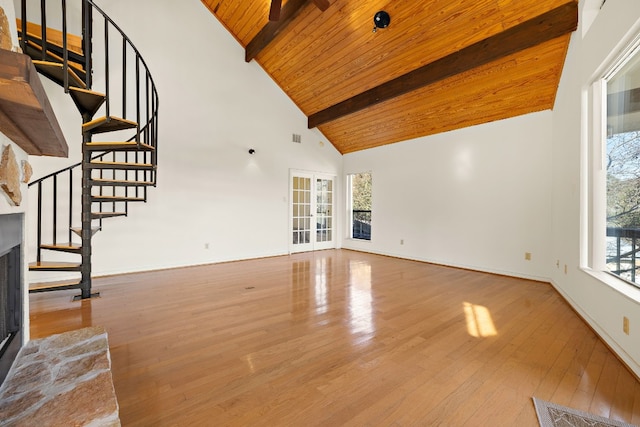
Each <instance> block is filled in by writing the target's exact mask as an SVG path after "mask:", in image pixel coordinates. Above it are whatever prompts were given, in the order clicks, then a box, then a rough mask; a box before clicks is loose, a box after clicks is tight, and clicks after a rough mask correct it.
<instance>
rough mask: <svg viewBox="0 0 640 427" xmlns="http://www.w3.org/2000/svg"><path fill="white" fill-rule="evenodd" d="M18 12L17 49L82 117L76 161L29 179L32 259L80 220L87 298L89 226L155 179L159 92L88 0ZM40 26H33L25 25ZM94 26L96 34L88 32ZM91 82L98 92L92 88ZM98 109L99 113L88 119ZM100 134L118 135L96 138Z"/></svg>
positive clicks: (67, 237)
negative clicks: (77, 43) (74, 42)
mask: <svg viewBox="0 0 640 427" xmlns="http://www.w3.org/2000/svg"><path fill="white" fill-rule="evenodd" d="M48 16H49V17H51V16H55V17H56V19H57V20H56V21H55V22H52V21H54V20H53V19H51V18H49V19H48V18H47V17H48ZM34 17H35V19H34ZM94 17H95V19H94ZM20 18H21V23H20V25H19V27H20V28H19V33H20V34H19V35H20V44H21V47H22V49H23V51H24V52H25V53H28V54H29V55H30V56H31V57H32V59H34V64H35V65H36V69H38V71H39V72H40V73H41V74H43V75H44V76H46V77H48V78H49V79H51V80H53V81H54V82H56V83H57V84H59V85H61V86H62V87H63V88H64V90H65V92H67V93H71V97H72V98H73V100H74V102H75V103H76V105H77V106H78V109H79V110H80V113H81V115H82V119H83V144H82V145H83V148H82V157H83V159H82V161H81V162H79V163H76V164H73V165H71V166H68V167H66V168H64V169H62V170H59V171H57V172H54V173H51V174H48V175H47V176H44V177H42V178H40V179H38V180H35V181H33V182H31V183H30V184H29V187H30V188H32V189H33V190H32V191H35V192H36V193H37V194H36V195H35V197H36V198H37V200H38V202H37V221H38V223H37V224H38V225H37V227H36V228H37V230H36V240H37V243H36V245H37V262H38V263H40V261H41V259H42V250H43V248H44V249H47V244H53V245H56V244H57V243H58V242H60V241H64V242H65V243H70V242H72V240H73V239H74V231H72V230H74V226H78V225H80V224H81V231H80V232H79V233H78V234H79V235H80V236H81V240H82V242H81V243H80V244H78V245H77V246H78V247H79V248H82V250H81V255H82V266H83V267H82V281H81V284H80V285H81V286H80V288H81V289H82V298H87V297H89V296H90V295H91V277H90V274H91V267H90V265H91V259H90V257H91V236H92V235H93V231H92V229H95V228H101V227H102V221H103V219H105V218H108V217H111V216H123V215H127V214H128V212H129V209H128V203H129V201H130V200H136V201H146V199H147V187H148V186H154V185H155V183H156V164H157V143H158V105H159V102H158V93H157V89H156V85H155V83H154V81H153V78H152V76H151V73H150V71H149V68H148V66H147V64H146V62H145V60H144V58H143V57H142V56H141V55H140V52H139V51H138V49H137V48H136V47H135V46H134V45H133V43H132V42H131V40H130V39H129V38H128V37H127V35H126V34H125V33H124V32H123V31H122V29H121V28H120V27H119V26H118V25H117V24H116V23H115V22H114V21H113V20H112V19H111V18H110V17H109V16H107V15H106V13H105V12H104V11H103V10H102V9H100V7H98V6H97V5H96V4H95V3H94V2H93V1H92V0H76V1H75V2H73V1H68V0H57V1H51V0H50V1H47V0H29V1H28V0H21V16H20ZM38 26H39V29H40V31H39V34H30V33H29V31H28V30H29V28H38ZM69 27H72V28H75V31H79V32H81V33H82V37H81V51H78V49H77V48H76V49H72V48H70V47H69V43H68V40H69V39H70V37H71V36H69V34H70V32H69V31H68V28H69ZM94 32H95V33H97V34H100V36H96V37H95V39H94ZM77 38H78V37H76V39H77ZM97 52H100V54H98V55H97V54H96V53H97ZM114 58H115V59H114ZM96 85H97V86H100V90H101V91H102V92H95V91H94V90H93V86H96ZM87 100H88V101H87ZM98 112H104V117H102V118H99V119H94V118H93V117H94V115H95V114H98ZM123 125H124V126H123ZM128 128H131V130H130V131H127V130H126V129H128ZM131 131H133V135H131V133H132V132H131ZM104 135H116V136H115V137H113V136H112V137H111V139H108V140H107V141H94V137H95V138H99V137H100V136H104ZM108 141H111V142H108ZM118 141H120V142H118ZM127 143H129V144H127ZM101 147H104V148H101ZM74 187H75V189H76V190H75V191H74ZM92 189H93V190H92ZM45 211H47V213H45ZM76 239H77V237H76ZM45 240H46V241H45ZM69 246H71V245H69ZM63 251H65V250H63ZM78 251H79V249H77V248H76V247H75V246H74V247H73V248H69V249H68V250H66V252H73V253H78Z"/></svg>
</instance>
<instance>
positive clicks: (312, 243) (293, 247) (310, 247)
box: [287, 169, 337, 253]
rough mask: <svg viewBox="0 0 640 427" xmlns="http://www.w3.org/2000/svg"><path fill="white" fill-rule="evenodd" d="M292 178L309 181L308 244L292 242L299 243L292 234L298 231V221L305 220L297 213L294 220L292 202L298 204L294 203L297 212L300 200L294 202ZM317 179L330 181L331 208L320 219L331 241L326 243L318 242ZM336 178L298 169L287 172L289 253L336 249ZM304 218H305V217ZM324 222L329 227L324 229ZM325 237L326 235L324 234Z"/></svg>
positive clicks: (326, 174) (331, 175)
mask: <svg viewBox="0 0 640 427" xmlns="http://www.w3.org/2000/svg"><path fill="white" fill-rule="evenodd" d="M294 177H298V178H308V179H310V198H309V203H310V209H309V210H310V213H311V216H310V217H307V218H308V219H309V220H310V224H311V227H310V229H309V242H308V243H305V242H303V243H294V240H296V241H300V239H299V238H296V237H294V232H295V231H296V230H298V229H299V227H296V226H297V225H301V224H300V221H303V220H304V219H307V218H301V215H300V212H297V214H298V215H297V217H296V218H294V209H295V206H294V202H298V203H296V204H297V205H298V209H296V210H299V209H300V208H301V204H300V202H301V201H300V200H297V201H296V200H294ZM319 179H324V180H331V182H332V184H331V187H332V188H331V193H330V194H331V207H330V214H329V215H328V216H324V217H322V219H323V220H325V221H323V222H324V225H325V228H328V231H329V233H330V237H331V239H330V240H328V241H326V242H319V241H318V233H319V230H318V225H319V224H318V222H317V221H319V219H318V203H317V192H316V185H317V180H319ZM336 190H337V188H336V176H335V175H333V174H328V173H319V172H311V171H305V170H299V169H290V170H289V209H288V211H289V214H288V217H289V227H288V230H287V233H288V237H287V239H288V241H289V253H295V252H305V251H314V250H321V249H332V248H335V247H336V244H337V243H336V240H337V239H336V237H337V233H336V231H337V230H336V226H337V223H336V218H335V215H336V202H337V200H336ZM305 217H306V216H305ZM294 221H295V222H296V224H294ZM326 222H329V226H328V227H326ZM325 235H326V234H325Z"/></svg>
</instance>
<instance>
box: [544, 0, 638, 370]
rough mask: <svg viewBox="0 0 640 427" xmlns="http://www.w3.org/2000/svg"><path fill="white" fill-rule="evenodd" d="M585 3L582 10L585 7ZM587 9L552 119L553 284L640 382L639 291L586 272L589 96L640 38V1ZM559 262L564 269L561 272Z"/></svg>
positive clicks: (567, 62)
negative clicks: (626, 323)
mask: <svg viewBox="0 0 640 427" xmlns="http://www.w3.org/2000/svg"><path fill="white" fill-rule="evenodd" d="M580 5H581V11H582V10H583V9H584V8H585V4H584V3H583V2H581V3H580ZM586 6H589V4H588V3H587V4H586ZM584 10H585V11H587V12H588V13H589V14H590V19H591V20H592V23H591V25H590V26H589V28H588V31H582V29H579V31H577V32H576V33H574V34H573V36H572V40H571V45H570V47H569V52H568V56H567V61H566V65H565V68H564V71H563V75H562V80H561V83H560V88H559V92H558V96H557V101H556V105H555V108H554V114H553V144H552V147H553V186H552V192H553V193H552V194H553V204H552V206H553V211H552V236H553V237H552V246H551V250H550V253H551V255H552V256H551V258H552V260H553V263H552V264H553V266H552V267H551V270H550V275H551V279H552V283H553V284H554V286H555V287H556V288H557V289H558V290H559V291H560V292H561V293H562V294H563V295H564V296H565V298H566V299H567V300H568V301H569V302H570V303H571V305H572V306H573V307H574V308H575V309H576V310H577V311H578V312H579V313H580V314H581V315H582V316H583V317H584V318H585V319H586V320H587V321H588V322H589V324H590V325H591V327H592V328H594V329H595V330H596V331H597V332H598V334H599V335H600V336H601V337H602V338H603V339H604V340H605V341H606V342H607V344H608V345H609V346H610V347H611V348H613V349H614V350H615V351H616V353H617V354H618V355H619V356H620V357H621V358H622V359H623V360H624V361H625V362H626V363H627V365H628V366H629V367H631V368H632V370H633V371H634V372H635V374H636V375H638V376H640V303H639V302H640V291H638V290H637V289H635V288H633V287H631V286H630V285H627V284H623V283H621V282H619V281H615V280H612V279H611V278H609V277H607V276H606V275H601V274H597V273H596V272H591V271H590V270H589V269H588V268H586V267H588V266H587V265H586V262H587V261H588V256H587V254H588V252H587V251H588V245H589V241H588V235H589V229H588V224H589V211H588V209H589V203H590V202H589V199H588V197H589V186H588V185H587V184H588V176H589V175H588V167H587V163H588V159H587V153H588V148H589V144H590V142H589V141H590V138H589V136H590V135H589V126H590V125H589V108H588V106H587V102H586V101H587V93H588V89H589V86H590V85H591V82H592V81H593V80H594V79H595V78H596V77H598V76H600V75H601V73H602V72H603V71H604V67H605V66H607V64H609V63H610V61H611V60H612V59H613V58H614V57H615V56H616V55H617V54H618V53H619V51H620V49H621V48H622V47H623V46H624V45H625V44H626V43H628V42H629V41H630V39H631V38H632V37H633V36H634V35H635V34H638V33H639V32H640V2H638V1H637V0H618V1H608V2H607V3H606V4H605V5H604V7H603V8H602V10H600V11H599V12H598V14H597V16H595V17H593V8H589V9H584ZM587 22H589V21H587ZM583 34H584V38H583V36H582V35H583ZM582 164H584V166H583V167H581V166H582ZM556 260H558V261H559V263H560V268H555V261H556ZM581 263H582V265H581ZM564 265H567V273H566V274H565V273H564ZM581 267H583V268H581ZM623 316H627V317H628V318H629V319H630V326H631V327H630V334H629V335H625V334H624V333H623V332H622V317H623Z"/></svg>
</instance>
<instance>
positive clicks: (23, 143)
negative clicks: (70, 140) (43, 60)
mask: <svg viewBox="0 0 640 427" xmlns="http://www.w3.org/2000/svg"><path fill="white" fill-rule="evenodd" d="M0 131H1V132H2V133H4V134H5V135H6V136H7V137H8V138H9V139H11V140H12V141H13V142H15V143H16V144H18V145H19V146H20V147H21V148H22V149H23V150H24V151H26V152H27V153H28V154H32V155H36V156H56V157H67V156H68V154H69V147H68V146H67V141H66V140H65V138H64V135H63V133H62V129H60V124H59V123H58V120H57V119H56V116H55V114H54V113H53V109H52V108H51V104H49V98H47V94H46V92H45V91H44V87H43V86H42V82H41V81H40V77H39V75H38V73H37V71H36V68H35V66H34V65H33V62H31V58H29V57H28V56H27V55H24V54H22V53H15V52H11V51H9V50H6V49H0Z"/></svg>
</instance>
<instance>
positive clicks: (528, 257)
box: [524, 252, 531, 261]
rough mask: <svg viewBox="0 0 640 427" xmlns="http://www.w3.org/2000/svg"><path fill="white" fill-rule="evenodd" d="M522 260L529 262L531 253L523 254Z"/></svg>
mask: <svg viewBox="0 0 640 427" xmlns="http://www.w3.org/2000/svg"><path fill="white" fill-rule="evenodd" d="M524 259H525V260H527V261H531V252H525V253H524Z"/></svg>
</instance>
